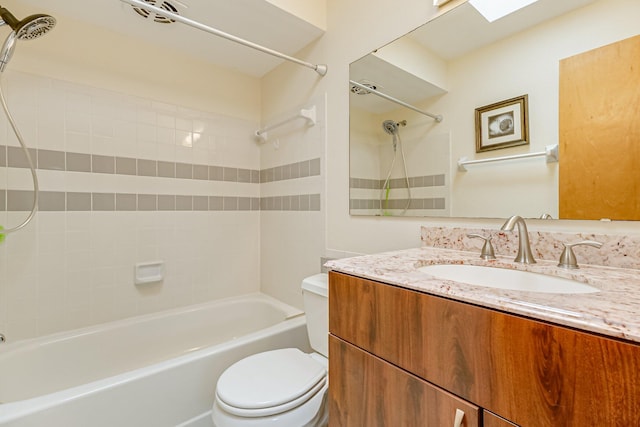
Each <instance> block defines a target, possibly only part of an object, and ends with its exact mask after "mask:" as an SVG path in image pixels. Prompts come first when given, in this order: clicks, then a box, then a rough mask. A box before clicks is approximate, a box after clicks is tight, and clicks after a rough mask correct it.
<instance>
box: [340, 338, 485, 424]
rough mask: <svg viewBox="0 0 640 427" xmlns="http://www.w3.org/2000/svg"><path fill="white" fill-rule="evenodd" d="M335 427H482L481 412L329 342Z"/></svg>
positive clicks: (350, 347)
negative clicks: (457, 426) (456, 426)
mask: <svg viewBox="0 0 640 427" xmlns="http://www.w3.org/2000/svg"><path fill="white" fill-rule="evenodd" d="M329 354H330V356H329V425H330V426H331V427H365V426H366V427H377V426H379V427H396V426H397V427H413V426H415V427H441V426H454V421H455V419H456V411H462V412H463V413H464V416H463V418H462V424H460V427H477V426H479V409H478V407H477V406H474V405H471V404H470V403H468V402H465V401H464V400H462V399H459V398H457V397H455V396H453V395H452V394H450V393H447V392H446V391H444V390H442V389H440V388H438V387H435V386H433V385H432V384H429V383H428V382H426V381H424V380H422V379H420V378H418V377H416V376H415V375H411V374H410V373H408V372H406V371H403V370H402V369H399V368H397V367H396V366H393V365H392V364H390V363H388V362H385V361H383V360H381V359H378V358H377V357H374V356H372V355H370V354H369V353H366V352H364V351H362V350H361V349H359V348H357V347H355V346H353V345H351V344H348V343H346V342H344V341H342V340H340V339H338V338H336V337H333V336H330V337H329Z"/></svg>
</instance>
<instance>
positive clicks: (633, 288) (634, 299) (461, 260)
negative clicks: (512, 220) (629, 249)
mask: <svg viewBox="0 0 640 427" xmlns="http://www.w3.org/2000/svg"><path fill="white" fill-rule="evenodd" d="M423 235H424V233H423ZM429 264H471V265H486V266H492V267H499V268H510V269H517V270H526V271H531V272H535V273H542V274H549V275H554V276H559V277H564V278H568V279H574V280H578V281H581V282H584V283H587V284H589V285H591V286H594V287H596V288H598V289H600V292H596V293H590V294H551V293H540V292H523V291H512V290H504V289H494V288H488V287H480V286H473V285H468V284H464V283H459V282H454V281H450V280H442V279H436V278H435V277H433V276H431V275H429V274H427V273H424V272H421V271H419V270H418V268H419V267H422V266H425V265H429ZM556 264H557V260H556V261H548V260H540V259H539V260H538V263H537V264H531V265H525V264H519V263H514V262H513V256H511V255H509V256H500V255H498V259H496V260H491V261H484V260H482V259H481V258H479V250H474V251H473V252H470V251H460V250H453V249H442V248H434V247H422V248H417V249H408V250H402V251H395V252H387V253H381V254H375V255H365V256H359V257H353V258H344V259H339V260H333V261H329V262H328V263H327V267H329V268H331V269H332V270H336V271H340V272H343V273H347V274H351V275H355V276H359V277H363V278H367V279H372V280H377V281H380V282H385V283H389V284H392V285H398V286H402V287H405V288H409V289H415V290H418V291H422V292H426V293H429V294H432V295H438V296H443V297H447V298H451V299H454V300H458V301H464V302H468V303H472V304H476V305H480V306H484V307H488V308H494V309H498V310H502V311H505V312H509V313H514V314H519V315H523V316H527V317H531V318H534V319H539V320H543V321H548V322H552V323H555V324H560V325H565V326H569V327H573V328H577V329H583V330H587V331H592V332H596V333H600V334H603V335H608V336H612V337H617V338H624V339H627V340H630V341H635V342H638V343H640V270H636V269H627V268H611V267H602V266H597V265H586V264H581V268H580V269H578V270H566V269H562V268H559V267H557V266H556Z"/></svg>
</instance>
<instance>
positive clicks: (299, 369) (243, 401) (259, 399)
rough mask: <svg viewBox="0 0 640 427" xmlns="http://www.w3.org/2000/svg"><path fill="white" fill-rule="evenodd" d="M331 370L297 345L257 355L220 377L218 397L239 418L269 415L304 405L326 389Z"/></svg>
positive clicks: (236, 365)
mask: <svg viewBox="0 0 640 427" xmlns="http://www.w3.org/2000/svg"><path fill="white" fill-rule="evenodd" d="M326 382H327V369H326V366H325V365H324V364H322V363H321V362H319V361H318V360H315V359H314V358H313V357H312V356H311V355H309V354H306V353H304V352H302V351H300V350H298V349H297V348H285V349H280V350H274V351H267V352H264V353H258V354H254V355H252V356H249V357H247V358H245V359H242V360H240V361H238V362H236V363H235V364H233V365H232V366H230V367H229V368H228V369H227V370H226V371H225V372H224V373H223V374H222V375H221V376H220V378H219V380H218V386H217V388H216V400H217V402H218V404H219V405H220V406H221V407H222V408H223V409H224V410H225V411H227V412H228V413H230V414H233V415H236V416H239V417H247V418H253V417H267V416H271V415H275V414H279V413H282V412H285V411H288V410H291V409H293V408H296V407H298V406H300V405H302V404H303V403H304V402H306V401H308V400H309V399H311V398H312V397H313V396H314V395H316V394H317V393H318V392H319V391H321V390H322V389H323V388H325V386H326Z"/></svg>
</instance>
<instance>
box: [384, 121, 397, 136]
mask: <svg viewBox="0 0 640 427" xmlns="http://www.w3.org/2000/svg"><path fill="white" fill-rule="evenodd" d="M398 124H399V123H397V122H394V121H393V120H385V121H384V122H382V129H384V131H385V132H386V133H388V134H389V135H394V134H396V133H397V132H398Z"/></svg>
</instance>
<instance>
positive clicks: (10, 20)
mask: <svg viewBox="0 0 640 427" xmlns="http://www.w3.org/2000/svg"><path fill="white" fill-rule="evenodd" d="M0 19H2V23H0V25H4V24H7V25H8V26H10V27H11V29H12V30H13V31H11V33H10V34H9V36H8V37H7V39H6V40H5V42H4V45H3V46H2V50H1V51H0V72H2V71H4V68H5V67H6V65H7V63H8V62H9V60H10V59H11V56H12V55H13V50H14V49H15V43H16V40H33V39H37V38H38V37H41V36H43V35H45V34H46V33H48V32H49V31H50V30H51V29H53V27H55V25H56V19H55V18H54V17H53V16H49V15H44V14H36V15H30V16H27V17H26V18H24V19H23V20H21V21H18V19H17V18H16V17H15V16H13V14H12V13H11V12H9V11H8V10H7V9H5V8H4V7H0Z"/></svg>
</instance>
